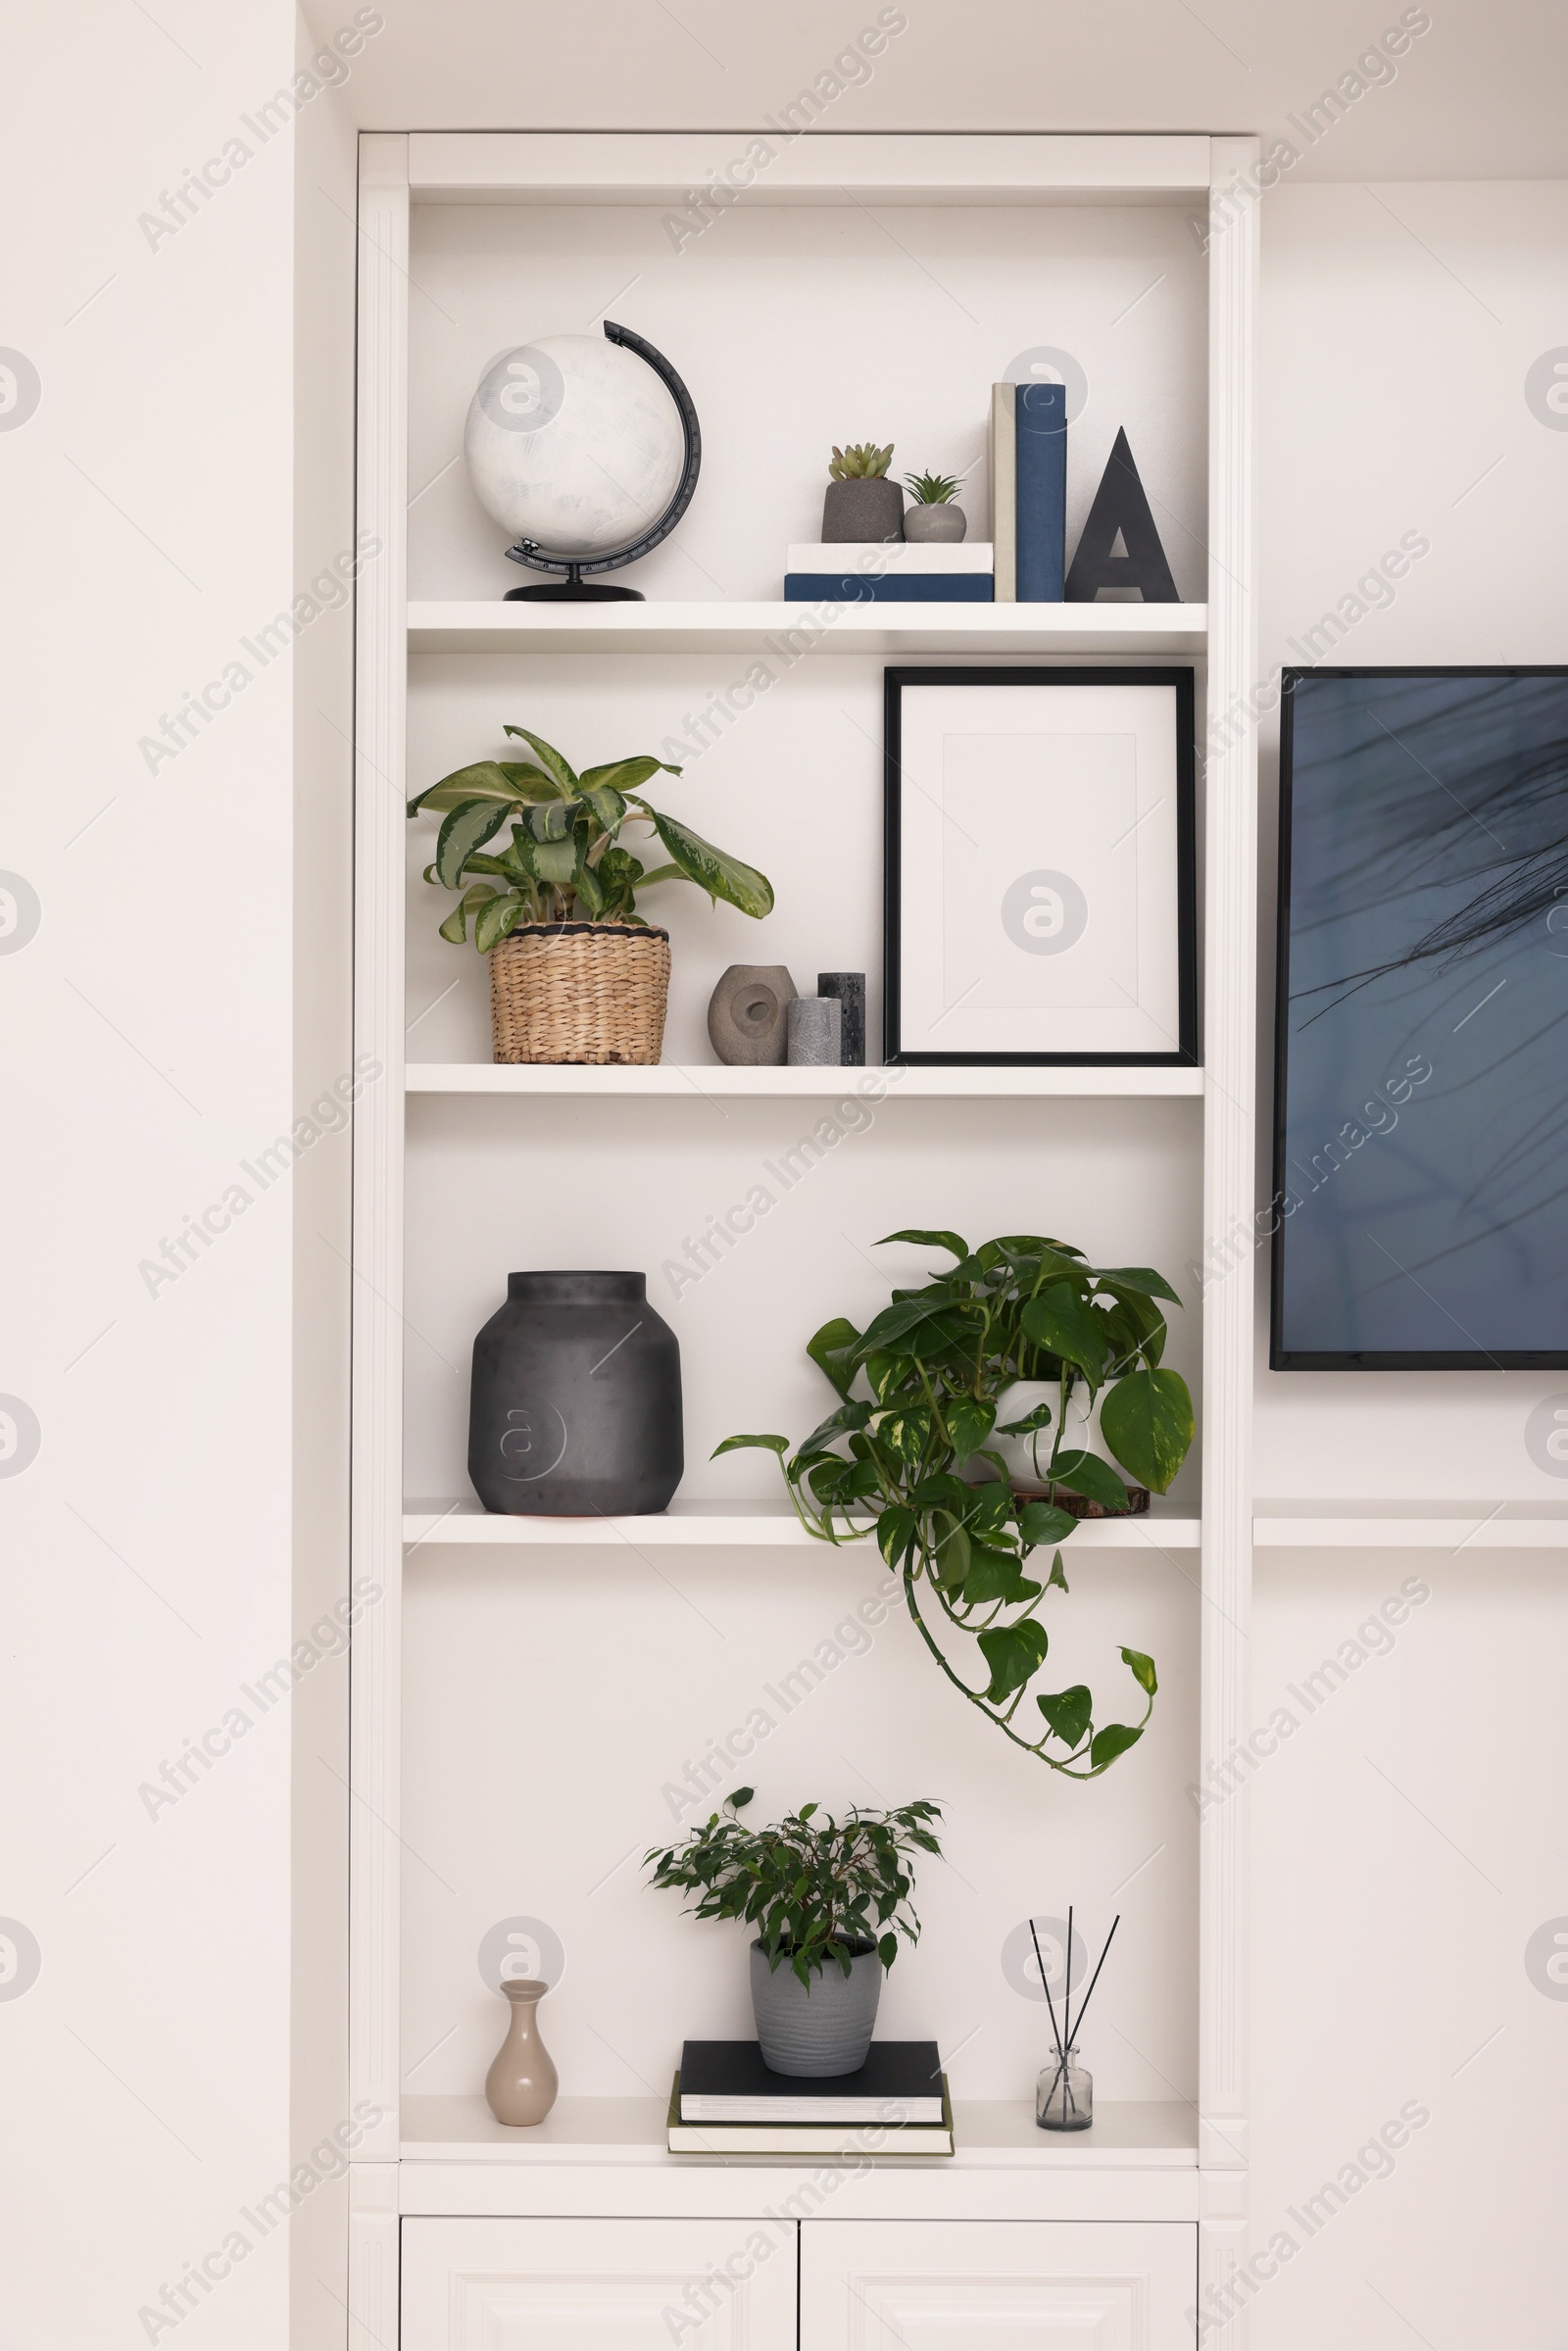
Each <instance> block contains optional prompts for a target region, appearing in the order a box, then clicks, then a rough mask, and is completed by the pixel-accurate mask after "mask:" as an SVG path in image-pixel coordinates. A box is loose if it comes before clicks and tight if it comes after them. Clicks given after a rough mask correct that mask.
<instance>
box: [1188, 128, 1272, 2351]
mask: <svg viewBox="0 0 1568 2351" xmlns="http://www.w3.org/2000/svg"><path fill="white" fill-rule="evenodd" d="M1257 152H1258V149H1257V142H1256V140H1255V139H1250V138H1223V139H1221V138H1217V139H1215V140H1213V141H1212V142H1211V149H1210V154H1211V169H1210V183H1209V218H1208V231H1209V242H1208V296H1209V318H1208V369H1209V378H1208V398H1209V439H1208V541H1209V545H1208V620H1209V637H1208V691H1207V715H1206V729H1207V732H1206V758H1205V760H1204V783H1205V811H1204V837H1205V856H1204V909H1203V927H1204V938H1205V943H1206V945H1205V955H1204V981H1205V991H1204V997H1205V1001H1204V1013H1203V1023H1204V1061H1205V1066H1206V1078H1207V1085H1206V1093H1205V1098H1204V1112H1203V1248H1204V1255H1203V1269H1202V1277H1201V1279H1202V1292H1203V1381H1202V1397H1203V1401H1202V1411H1201V1431H1202V1445H1203V1482H1202V1527H1203V1540H1202V1561H1203V1571H1202V1592H1203V1605H1202V1612H1201V1614H1202V1630H1201V1684H1202V1699H1201V1718H1200V1719H1201V1733H1200V1737H1201V1750H1200V1757H1199V1764H1200V1771H1201V1772H1202V1771H1204V1770H1206V1768H1207V1766H1208V1765H1209V1764H1210V1763H1211V1762H1217V1761H1219V1760H1220V1759H1221V1758H1224V1757H1227V1756H1229V1755H1230V1754H1232V1753H1233V1751H1234V1750H1235V1748H1236V1746H1237V1744H1238V1743H1239V1742H1240V1741H1241V1740H1242V1739H1245V1737H1246V1735H1247V1732H1248V1729H1249V1722H1248V1712H1247V1709H1248V1704H1249V1672H1248V1641H1249V1632H1250V1594H1251V1548H1252V1520H1251V1511H1252V1494H1251V1486H1252V1465H1251V1425H1252V1344H1253V1341H1252V1332H1253V1285H1252V1264H1253V1242H1254V1237H1255V1225H1254V1221H1253V1214H1252V1196H1253V1186H1254V1181H1255V1149H1256V1144H1255V1122H1254V1094H1255V1082H1256V1081H1255V1071H1256V1028H1255V1021H1256V1004H1255V998H1256V954H1257V946H1256V901H1257V881H1256V856H1257V846H1256V835H1257V756H1256V734H1255V724H1254V721H1253V720H1252V718H1251V717H1250V708H1251V705H1250V701H1247V700H1246V698H1248V697H1250V695H1251V691H1252V686H1253V681H1254V678H1255V676H1256V661H1257V652H1256V620H1255V614H1254V610H1253V588H1252V582H1253V547H1254V536H1255V520H1254V511H1253V490H1252V440H1253V397H1254V386H1253V358H1252V334H1253V320H1254V315H1255V310H1256V299H1257V209H1258V206H1257V181H1256V178H1255V166H1256V161H1257ZM1244 703H1245V709H1244ZM1238 714H1239V723H1238ZM1198 1801H1199V1803H1200V1805H1201V1812H1200V1826H1199V1856H1200V1859H1199V1871H1200V1893H1199V1920H1200V1923H1199V1983H1200V1992H1199V2117H1200V2120H1199V2149H1200V2152H1199V2162H1200V2164H1201V2167H1202V2168H1203V2170H1204V2171H1205V2172H1206V2173H1208V2174H1210V2175H1213V2176H1216V2177H1215V2178H1214V2182H1213V2194H1212V2197H1211V2200H1210V2204H1209V2210H1208V2217H1207V2220H1206V2223H1205V2227H1204V2229H1203V2231H1202V2235H1203V2245H1202V2264H1201V2266H1202V2269H1203V2272H1204V2275H1205V2282H1208V2281H1212V2280H1213V2279H1215V2278H1217V2277H1219V2276H1221V2275H1223V2273H1224V2272H1225V2271H1227V2270H1228V2267H1229V2263H1230V2260H1231V2258H1232V2255H1233V2252H1234V2250H1235V2248H1236V2247H1237V2245H1238V2244H1239V2243H1240V2232H1241V2231H1242V2230H1243V2229H1245V2223H1246V2199H1245V2188H1244V2183H1243V2182H1242V2181H1241V2180H1231V2181H1227V2180H1225V2179H1224V2177H1223V2176H1224V2175H1226V2174H1234V2173H1240V2172H1244V2171H1245V2170H1246V2168H1247V2163H1248V2097H1249V2091H1248V2008H1249V2002H1248V1891H1249V1882H1248V1847H1247V1837H1248V1811H1249V1807H1248V1798H1247V1790H1246V1788H1245V1787H1243V1788H1241V1789H1239V1790H1237V1791H1235V1792H1233V1793H1231V1794H1230V1795H1228V1796H1227V1797H1226V1798H1225V1799H1224V1800H1223V1801H1214V1802H1211V1803H1210V1802H1205V1801H1203V1796H1202V1793H1201V1792H1200V1793H1199V1796H1198ZM1223 2341H1224V2343H1225V2344H1226V2345H1227V2346H1231V2345H1234V2344H1236V2343H1239V2341H1240V2336H1239V2333H1238V2332H1237V2328H1236V2324H1235V2322H1231V2323H1230V2324H1228V2325H1227V2326H1226V2327H1225V2331H1224V2334H1223Z"/></svg>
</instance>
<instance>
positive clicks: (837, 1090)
mask: <svg viewBox="0 0 1568 2351" xmlns="http://www.w3.org/2000/svg"><path fill="white" fill-rule="evenodd" d="M404 1083H405V1085H406V1087H407V1090H408V1092H409V1093H410V1094H521V1095H561V1094H565V1095H574V1096H576V1097H578V1098H587V1099H589V1100H597V1099H600V1098H602V1097H604V1096H610V1095H613V1096H619V1095H655V1096H661V1097H662V1098H663V1099H665V1100H666V1101H687V1102H714V1101H725V1102H731V1101H734V1100H735V1099H736V1098H737V1097H756V1098H758V1099H760V1100H761V1101H764V1102H777V1101H783V1100H795V1099H799V1098H805V1099H807V1100H811V1101H826V1100H828V1099H829V1098H837V1097H839V1096H842V1095H847V1094H858V1095H860V1096H861V1097H862V1098H863V1099H865V1100H867V1101H875V1102H896V1101H900V1100H902V1101H905V1102H953V1101H969V1102H974V1101H1014V1100H1025V1101H1032V1100H1046V1099H1048V1098H1050V1099H1055V1100H1062V1099H1066V1098H1071V1097H1074V1096H1077V1097H1080V1098H1088V1097H1094V1098H1097V1099H1098V1098H1109V1099H1113V1100H1115V1099H1132V1100H1139V1101H1148V1100H1150V1099H1151V1098H1153V1099H1165V1098H1167V1097H1170V1096H1173V1095H1190V1096H1198V1097H1201V1095H1202V1091H1203V1073H1202V1071H1201V1069H1177V1068H1158V1069H1116V1068H1108V1069H1107V1068H1089V1069H1056V1068H1052V1069H910V1068H905V1067H901V1066H895V1067H893V1068H891V1069H882V1068H877V1067H871V1068H867V1069H861V1068H858V1067H852V1068H843V1069H787V1068H786V1069H731V1068H726V1067H725V1066H724V1064H723V1063H722V1062H716V1061H715V1062H711V1063H703V1062H700V1063H694V1064H693V1065H691V1066H690V1067H687V1066H685V1065H684V1064H682V1063H679V1062H675V1061H660V1062H657V1063H655V1064H652V1065H651V1066H646V1067H618V1066H617V1067H605V1068H601V1067H598V1066H594V1065H590V1064H588V1063H584V1062H576V1061H527V1062H515V1063H514V1062H504V1063H502V1062H492V1061H410V1062H409V1063H408V1064H407V1066H406V1074H405V1080H404Z"/></svg>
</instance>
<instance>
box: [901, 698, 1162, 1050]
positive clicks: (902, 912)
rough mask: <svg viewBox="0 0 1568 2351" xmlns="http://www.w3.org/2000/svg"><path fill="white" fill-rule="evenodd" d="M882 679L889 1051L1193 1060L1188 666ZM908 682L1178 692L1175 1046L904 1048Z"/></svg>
mask: <svg viewBox="0 0 1568 2351" xmlns="http://www.w3.org/2000/svg"><path fill="white" fill-rule="evenodd" d="M882 679H883V745H884V754H883V759H884V783H883V809H884V847H883V930H882V942H883V944H882V976H883V993H882V1027H883V1059H884V1061H885V1062H886V1063H887V1064H888V1065H890V1066H892V1065H895V1064H903V1065H905V1066H907V1067H908V1068H916V1069H917V1068H930V1069H1051V1068H1063V1069H1119V1068H1129V1069H1193V1068H1197V1067H1198V1066H1199V1063H1200V1059H1201V1054H1200V1048H1199V1034H1198V816H1197V805H1198V789H1197V759H1196V752H1195V743H1196V733H1195V729H1196V719H1195V710H1196V695H1195V684H1194V672H1193V670H1192V669H1191V667H1180V666H1172V667H1165V668H1157V669H1156V668H1136V669H1124V668H1109V667H1106V668H1101V669H1067V668H1051V669H1044V668H1028V669H1025V668H1017V669H998V668H969V667H957V666H951V665H949V666H943V665H932V666H928V667H921V668H899V669H885V670H884V671H883V673H882ZM911 686H982V687H985V686H996V687H1008V686H1165V687H1170V688H1174V690H1175V698H1176V708H1175V723H1176V744H1175V758H1176V924H1177V953H1178V977H1177V1007H1178V1017H1177V1039H1178V1043H1177V1050H1176V1051H1174V1052H1171V1053H906V1052H905V1051H904V1050H903V1049H902V1047H901V1045H900V1041H899V1031H900V1019H901V1005H900V994H901V982H900V955H901V949H902V942H903V916H904V909H903V895H902V853H903V818H902V792H903V766H902V758H903V702H902V697H903V694H904V690H905V688H906V687H911Z"/></svg>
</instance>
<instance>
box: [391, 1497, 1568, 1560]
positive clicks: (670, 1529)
mask: <svg viewBox="0 0 1568 2351" xmlns="http://www.w3.org/2000/svg"><path fill="white" fill-rule="evenodd" d="M816 1540H817V1539H816V1537H815V1536H812V1535H809V1534H808V1533H807V1531H806V1529H805V1528H804V1527H803V1526H802V1525H801V1523H800V1520H799V1519H798V1518H797V1517H796V1516H795V1514H794V1512H793V1511H791V1510H787V1509H783V1508H781V1507H780V1506H779V1505H778V1504H777V1503H775V1502H749V1501H733V1502H731V1501H714V1500H695V1499H694V1500H688V1499H685V1498H680V1499H677V1500H676V1501H674V1502H672V1503H671V1504H670V1506H669V1508H668V1509H667V1510H663V1511H659V1512H657V1513H650V1514H649V1515H647V1516H644V1517H635V1518H550V1517H544V1516H541V1517H539V1518H513V1517H510V1516H507V1515H505V1514H503V1513H500V1512H495V1511H489V1510H485V1509H483V1508H482V1507H481V1506H480V1504H479V1503H478V1502H477V1501H475V1500H473V1499H472V1498H471V1497H468V1498H465V1499H463V1500H459V1501H423V1500H419V1501H410V1502H407V1503H406V1504H405V1505H404V1516H403V1541H404V1543H405V1545H406V1547H408V1548H409V1549H423V1548H425V1547H426V1546H428V1545H432V1544H434V1545H441V1546H445V1545H447V1544H452V1543H460V1544H462V1545H464V1546H465V1547H468V1546H471V1545H473V1544H476V1543H477V1544H482V1545H484V1546H486V1547H494V1546H497V1545H499V1546H501V1547H502V1548H517V1547H526V1548H534V1549H538V1548H540V1547H541V1546H555V1547H558V1548H560V1547H569V1548H573V1549H584V1548H587V1549H595V1548H598V1549H607V1548H612V1547H614V1546H616V1545H619V1544H625V1545H626V1547H627V1548H628V1549H631V1550H656V1549H664V1550H667V1549H705V1550H706V1549H720V1548H730V1549H739V1550H755V1549H763V1550H776V1549H781V1548H782V1549H795V1548H804V1547H806V1546H807V1545H809V1544H814V1543H816ZM1069 1541H1070V1542H1071V1543H1072V1545H1073V1548H1074V1549H1075V1550H1137V1549H1145V1548H1147V1549H1150V1550H1156V1551H1186V1550H1197V1549H1198V1547H1199V1544H1200V1541H1201V1523H1200V1521H1199V1520H1198V1519H1196V1518H1192V1517H1188V1516H1186V1515H1185V1514H1183V1513H1179V1512H1175V1511H1167V1510H1166V1509H1165V1508H1164V1507H1163V1506H1161V1505H1160V1504H1159V1502H1158V1500H1157V1497H1156V1504H1155V1507H1154V1508H1153V1509H1152V1510H1151V1511H1149V1512H1147V1513H1145V1514H1143V1515H1141V1516H1139V1517H1136V1518H1119V1519H1116V1518H1091V1519H1085V1520H1084V1521H1083V1522H1082V1523H1081V1524H1080V1526H1079V1527H1078V1529H1077V1532H1076V1533H1075V1534H1074V1535H1072V1536H1071V1537H1070V1538H1069ZM1253 1541H1254V1543H1256V1545H1257V1547H1258V1548H1259V1549H1260V1550H1275V1551H1279V1550H1354V1551H1361V1550H1406V1551H1408V1550H1425V1551H1454V1552H1457V1551H1486V1550H1494V1551H1499V1550H1500V1551H1520V1550H1526V1551H1533V1550H1561V1551H1568V1507H1564V1506H1560V1505H1553V1504H1549V1503H1531V1502H1508V1503H1476V1502H1425V1503H1413V1502H1388V1503H1379V1502H1372V1501H1364V1502H1339V1503H1331V1502H1315V1503H1307V1502H1289V1503H1281V1502H1262V1503H1259V1505H1258V1514H1257V1516H1256V1518H1255V1519H1254V1520H1253Z"/></svg>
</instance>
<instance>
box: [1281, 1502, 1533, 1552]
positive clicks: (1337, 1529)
mask: <svg viewBox="0 0 1568 2351" xmlns="http://www.w3.org/2000/svg"><path fill="white" fill-rule="evenodd" d="M1254 1507H1255V1510H1256V1513H1257V1515H1256V1517H1255V1518H1254V1520H1253V1528H1252V1540H1253V1542H1254V1543H1255V1544H1256V1546H1257V1547H1258V1548H1259V1549H1260V1550H1272V1551H1281V1550H1334V1551H1360V1550H1402V1551H1558V1550H1561V1551H1568V1502H1446V1501H1421V1502H1381V1501H1354V1500H1349V1501H1259V1502H1257V1503H1256V1504H1255V1505H1254Z"/></svg>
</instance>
